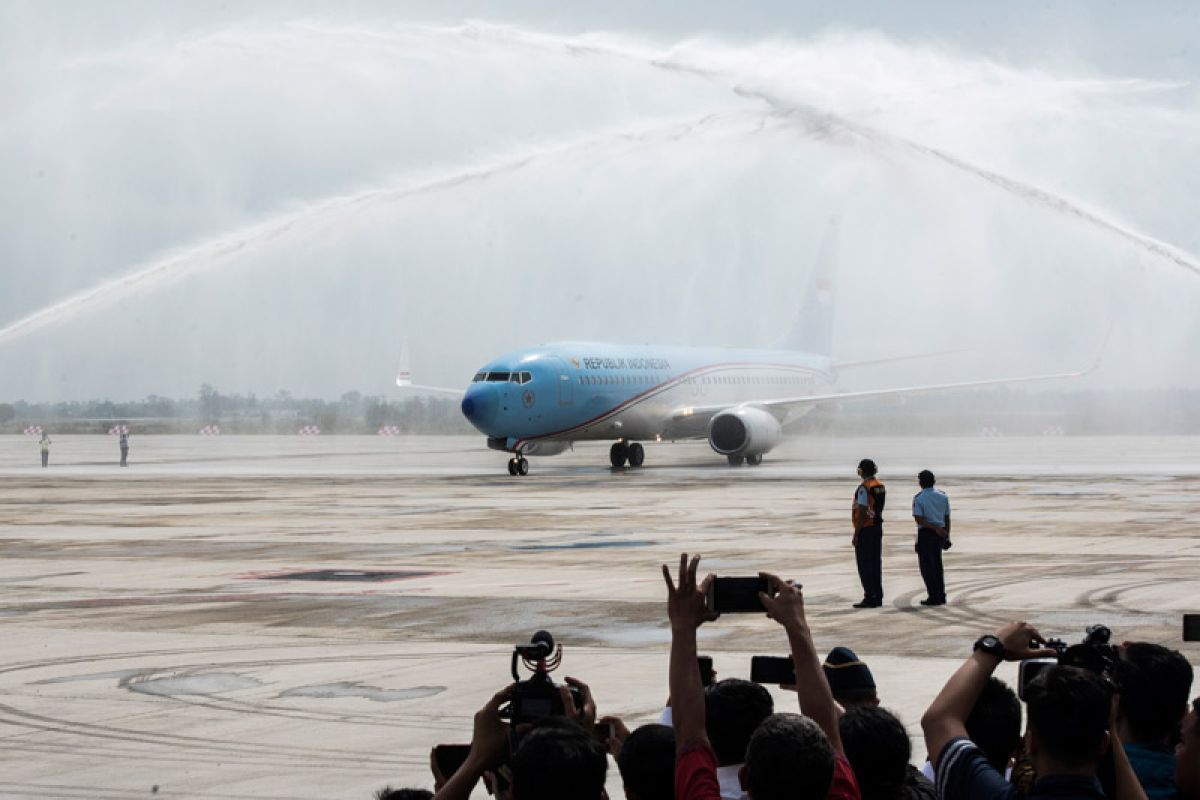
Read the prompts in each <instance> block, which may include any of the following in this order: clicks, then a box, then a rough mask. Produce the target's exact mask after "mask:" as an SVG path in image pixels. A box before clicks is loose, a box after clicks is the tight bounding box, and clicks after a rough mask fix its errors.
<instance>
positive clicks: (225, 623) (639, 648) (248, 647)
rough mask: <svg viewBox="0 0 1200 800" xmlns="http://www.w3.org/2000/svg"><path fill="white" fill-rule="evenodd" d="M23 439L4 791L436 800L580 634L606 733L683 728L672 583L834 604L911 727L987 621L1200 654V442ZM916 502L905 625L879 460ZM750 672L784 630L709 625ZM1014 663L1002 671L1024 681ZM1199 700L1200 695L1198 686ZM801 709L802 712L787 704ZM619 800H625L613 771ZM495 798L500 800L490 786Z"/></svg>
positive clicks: (715, 652) (896, 519) (722, 665)
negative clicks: (611, 723) (520, 662)
mask: <svg viewBox="0 0 1200 800" xmlns="http://www.w3.org/2000/svg"><path fill="white" fill-rule="evenodd" d="M51 436H52V438H53V439H54V444H53V448H52V452H51V457H50V467H49V468H48V469H45V470H43V469H41V468H40V467H39V460H38V459H39V455H38V447H37V440H36V438H29V437H24V436H4V437H0V546H2V551H0V552H2V553H3V557H2V558H0V636H2V637H3V639H2V641H3V645H2V646H0V797H4V798H35V797H36V798H47V797H61V798H89V800H90V799H92V798H100V799H101V800H117V799H118V798H120V799H122V800H123V799H124V798H135V797H136V798H142V797H151V796H153V797H156V798H183V797H188V798H194V797H210V798H224V799H227V800H234V799H239V800H240V799H241V798H247V799H248V798H255V800H259V799H260V798H331V797H336V798H369V797H370V796H371V793H372V792H373V791H374V790H376V789H378V788H380V787H382V786H384V785H385V784H391V785H392V786H397V787H398V786H424V787H430V786H431V785H432V778H431V776H430V773H429V769H428V764H429V750H430V747H431V746H433V745H434V744H437V743H442V742H467V741H469V739H470V731H471V717H472V715H473V713H474V712H475V710H476V709H477V708H478V707H479V706H481V705H482V704H483V703H484V702H485V701H486V700H487V699H488V698H489V697H490V696H491V695H492V694H493V693H494V692H495V691H496V690H497V689H499V688H500V687H502V686H503V685H505V684H506V683H507V682H509V681H510V680H511V678H510V676H509V672H508V670H509V658H510V654H511V651H512V650H511V648H512V645H513V644H514V643H516V642H519V641H528V638H529V636H530V634H531V633H533V631H535V630H537V629H540V628H544V629H547V630H549V631H551V632H552V633H553V634H554V635H555V638H556V639H557V640H558V641H559V642H560V643H562V644H563V645H564V648H565V655H564V660H563V667H562V669H560V670H559V671H558V672H557V673H555V677H556V678H558V679H561V678H562V677H563V676H566V675H571V676H574V677H578V678H580V679H582V680H584V681H587V682H588V683H589V684H590V685H591V687H592V689H593V692H594V694H595V696H596V699H597V703H598V705H599V707H600V711H601V713H602V714H617V715H620V716H622V717H623V718H625V719H626V721H627V723H628V724H629V725H630V727H631V728H632V727H634V726H635V725H636V724H640V723H642V722H647V721H654V720H656V719H657V717H658V714H659V712H660V710H661V708H662V705H663V702H664V700H665V699H666V695H667V679H666V675H667V672H666V670H667V650H668V642H669V631H668V628H667V624H666V610H665V603H664V598H665V590H664V586H663V582H662V576H661V572H660V569H659V565H660V564H662V563H677V561H678V555H679V553H680V552H681V551H687V552H690V553H701V554H703V557H704V558H703V562H702V569H707V570H712V571H715V572H717V573H719V574H724V575H748V574H753V573H755V572H757V571H758V570H770V571H774V572H777V573H780V574H782V575H784V576H785V577H789V578H794V579H796V580H797V581H798V582H800V583H802V584H803V586H804V593H805V598H806V607H807V609H808V612H809V617H810V619H811V621H812V625H813V629H814V633H815V638H816V641H817V646H818V648H819V649H820V650H822V651H823V652H824V651H827V650H828V649H830V648H832V647H834V646H835V645H844V646H848V647H851V648H853V649H854V650H855V651H856V652H857V653H858V654H859V655H860V656H861V657H862V658H863V659H865V660H866V661H868V663H869V664H870V666H871V669H872V671H873V672H874V675H875V678H876V681H877V683H878V685H879V694H880V696H881V698H882V700H883V704H884V705H885V706H887V707H889V708H891V709H892V710H894V711H895V712H896V713H897V714H899V716H900V717H901V719H903V720H904V722H905V723H906V724H907V725H908V727H909V730H910V732H911V733H912V734H913V737H914V738H913V745H914V758H915V759H919V758H921V757H923V753H924V746H923V742H922V740H921V737H920V731H919V725H918V722H919V719H920V716H921V713H922V711H923V710H924V708H925V707H926V705H927V704H928V703H929V701H930V700H931V699H932V698H933V696H934V694H935V693H936V691H937V690H938V689H939V688H940V687H941V685H942V683H943V682H944V680H945V679H946V677H947V676H948V675H949V674H950V673H951V672H952V671H953V670H954V668H955V667H956V666H957V664H958V663H960V661H961V660H962V659H963V658H965V657H966V656H967V655H968V654H969V653H970V651H971V644H972V642H973V641H974V640H975V638H976V637H978V636H979V635H980V634H982V633H986V632H990V631H993V630H995V629H996V628H997V627H999V626H1000V625H1001V624H1002V623H1004V622H1005V621H1008V620H1014V619H1025V620H1029V621H1031V622H1033V623H1035V624H1036V625H1037V626H1038V627H1039V628H1040V629H1041V631H1042V632H1043V633H1044V634H1046V635H1055V636H1060V637H1062V638H1065V639H1067V640H1069V641H1074V640H1077V639H1079V638H1080V637H1082V635H1083V629H1084V627H1085V626H1087V625H1089V624H1092V623H1104V624H1106V625H1108V626H1109V627H1111V628H1112V629H1113V632H1114V638H1115V639H1117V640H1133V639H1141V640H1150V641H1155V642H1160V643H1163V644H1168V645H1170V646H1172V647H1176V648H1178V649H1180V650H1182V651H1183V652H1184V653H1185V654H1186V655H1187V656H1188V657H1189V659H1190V660H1191V661H1192V663H1193V664H1196V665H1200V643H1186V644H1185V643H1183V642H1182V641H1181V638H1180V629H1181V616H1182V614H1183V613H1184V612H1200V539H1198V537H1197V533H1198V530H1200V527H1198V524H1197V520H1200V439H1197V438H1185V437H1169V438H1124V437H1121V438H1118V437H1113V438H1085V437H1055V436H1049V437H1038V438H1026V439H1018V438H970V439H961V438H960V439H952V438H946V439H918V438H911V439H907V438H897V439H847V438H839V439H828V438H801V439H793V440H789V441H788V442H787V443H785V445H784V446H783V447H781V448H780V449H778V450H776V451H774V452H772V453H771V454H769V455H768V456H767V460H766V461H765V462H764V464H763V465H762V466H759V467H741V468H730V467H728V466H726V465H725V464H724V461H723V459H721V458H719V457H717V456H716V455H715V454H713V453H712V452H711V451H709V450H708V448H707V445H706V444H704V443H702V442H701V443H687V444H669V443H664V444H651V445H648V446H647V463H646V466H645V467H643V468H641V469H628V470H612V469H610V468H609V467H608V465H607V448H606V447H604V446H601V445H580V446H577V447H576V449H575V451H574V452H571V453H568V454H565V455H563V456H558V457H554V458H544V459H537V458H535V459H531V466H532V471H531V474H530V475H529V476H527V477H524V478H513V477H510V476H508V474H507V473H506V471H505V460H506V456H504V455H503V454H501V453H495V452H489V451H487V450H486V449H485V448H484V446H483V441H482V439H481V438H478V437H407V436H398V437H367V436H361V437H350V436H346V437H337V436H312V437H301V436H290V437H272V436H246V437H234V436H214V437H200V436H145V437H141V436H138V435H137V432H136V430H134V431H133V433H132V434H131V436H130V443H131V451H130V466H129V467H128V468H125V469H122V468H120V467H118V466H117V462H118V457H119V454H118V450H117V445H116V441H115V437H105V436H55V435H54V434H53V431H51ZM863 457H871V458H874V459H875V460H876V461H877V462H878V463H879V465H880V470H881V473H880V476H881V478H882V479H883V480H884V481H885V482H886V483H887V485H888V488H889V504H888V509H887V513H886V514H885V516H886V520H887V521H886V523H885V540H884V589H885V593H886V595H887V596H886V598H885V606H884V607H883V608H882V609H874V610H861V611H859V610H854V609H852V608H851V607H850V606H851V603H853V602H855V601H857V600H858V599H859V598H860V597H861V589H860V587H859V584H858V578H857V573H856V572H855V567H854V556H853V551H852V549H851V546H850V530H849V527H848V517H849V506H850V499H851V495H852V493H853V490H854V487H855V485H856V483H857V480H856V477H855V475H854V467H855V465H856V464H857V462H858V460H859V459H860V458H863ZM922 468H929V469H932V470H933V471H934V472H935V473H937V475H938V479H939V481H938V485H939V488H942V489H944V490H945V491H946V492H947V493H948V494H949V495H950V498H951V502H952V504H953V508H954V548H953V549H952V550H950V551H949V552H948V553H947V554H946V574H947V586H948V589H949V599H950V602H949V604H948V605H946V606H944V607H941V608H924V607H922V606H920V605H919V604H918V601H919V600H920V599H921V598H922V597H924V591H923V588H922V585H921V581H920V577H919V574H918V571H917V560H916V555H915V553H914V552H913V540H914V529H913V525H912V521H911V517H910V516H909V515H908V501H909V498H910V497H911V495H912V494H913V493H915V492H916V491H917V487H916V480H915V475H916V473H917V471H918V470H920V469H922ZM700 637H701V638H700V642H701V645H700V647H701V652H703V653H706V654H710V655H712V656H713V659H714V663H715V666H716V669H717V671H718V673H719V674H720V676H722V677H735V676H740V677H746V676H747V675H748V673H749V665H750V657H751V655H753V654H768V655H783V654H785V652H786V641H785V638H784V637H783V635H782V632H781V630H779V629H778V628H777V627H776V626H775V624H774V623H772V622H771V621H769V620H767V619H765V618H764V617H761V616H759V615H754V614H750V615H736V616H735V615H726V616H725V617H723V618H722V619H720V620H718V621H716V622H714V623H712V624H709V625H705V626H704V627H703V628H702V629H701V632H700ZM1015 673H1016V667H1015V665H1008V664H1006V665H1004V666H1003V667H1002V669H1001V672H1000V675H1001V676H1002V677H1005V678H1006V679H1009V680H1010V681H1015ZM1193 693H1196V689H1195V688H1194V689H1193ZM773 694H774V696H775V698H776V705H777V708H778V709H779V710H794V709H795V706H794V703H795V700H794V695H791V694H789V693H787V692H783V691H779V690H778V689H777V688H775V689H773ZM609 774H610V778H609V784H608V788H609V793H610V796H611V797H614V798H620V797H622V793H621V791H620V780H619V776H618V774H617V770H616V766H615V764H611V765H610V773H609ZM476 796H478V797H483V796H485V795H484V794H483V791H482V789H480V790H479V791H477V793H476Z"/></svg>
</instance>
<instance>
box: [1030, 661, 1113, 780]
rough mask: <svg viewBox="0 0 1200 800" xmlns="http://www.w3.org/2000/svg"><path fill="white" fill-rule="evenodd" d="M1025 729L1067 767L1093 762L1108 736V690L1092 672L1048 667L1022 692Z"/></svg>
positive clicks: (1108, 687) (1109, 701)
mask: <svg viewBox="0 0 1200 800" xmlns="http://www.w3.org/2000/svg"><path fill="white" fill-rule="evenodd" d="M1026 702H1027V703H1028V705H1029V727H1030V729H1031V730H1032V731H1033V732H1034V733H1035V734H1036V735H1037V741H1038V744H1039V745H1040V746H1041V747H1042V748H1043V749H1045V751H1046V752H1047V753H1048V754H1049V755H1050V756H1051V757H1053V758H1054V759H1056V760H1058V761H1061V762H1062V763H1063V764H1065V765H1067V766H1069V767H1076V768H1082V767H1088V766H1092V765H1094V764H1095V763H1096V760H1097V759H1098V758H1099V756H1100V747H1101V745H1102V744H1103V743H1104V736H1105V734H1107V733H1108V715H1109V711H1110V705H1111V703H1112V688H1111V687H1110V686H1109V684H1108V683H1107V682H1106V681H1105V680H1104V679H1103V678H1101V677H1100V676H1099V675H1097V674H1095V673H1094V672H1088V671H1087V670H1084V669H1080V668H1079V667H1064V666H1052V667H1050V668H1049V669H1045V670H1043V671H1042V672H1041V673H1039V674H1038V676H1037V677H1036V678H1034V679H1033V683H1031V684H1030V685H1029V689H1028V690H1027V691H1026Z"/></svg>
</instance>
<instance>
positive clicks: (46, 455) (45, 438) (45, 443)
mask: <svg viewBox="0 0 1200 800" xmlns="http://www.w3.org/2000/svg"><path fill="white" fill-rule="evenodd" d="M38 444H40V445H41V446H42V466H43V467H48V466H50V434H48V433H46V432H45V431H42V438H41V440H40V441H39V442H38Z"/></svg>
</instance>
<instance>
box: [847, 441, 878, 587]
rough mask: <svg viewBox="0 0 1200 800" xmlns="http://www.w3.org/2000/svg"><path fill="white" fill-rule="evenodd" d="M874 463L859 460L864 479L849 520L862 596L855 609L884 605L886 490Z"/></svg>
mask: <svg viewBox="0 0 1200 800" xmlns="http://www.w3.org/2000/svg"><path fill="white" fill-rule="evenodd" d="M877 471H878V470H877V469H876V467H875V462H874V461H872V460H871V459H869V458H864V459H863V460H862V461H860V462H858V475H859V477H861V478H862V479H863V481H862V483H860V484H859V486H858V489H856V490H855V492H854V504H853V505H852V506H851V507H850V522H851V523H852V524H853V525H854V537H853V538H852V539H851V540H850V541H851V543H852V544H853V545H854V559H855V561H857V562H858V579H859V581H860V582H861V583H862V587H863V599H862V600H861V601H860V602H858V603H855V604H854V607H855V608H879V607H880V606H881V605H883V505H884V502H885V501H886V500H887V489H885V488H884V486H883V484H882V483H880V482H879V479H878V478H876V477H875V473H876V472H877Z"/></svg>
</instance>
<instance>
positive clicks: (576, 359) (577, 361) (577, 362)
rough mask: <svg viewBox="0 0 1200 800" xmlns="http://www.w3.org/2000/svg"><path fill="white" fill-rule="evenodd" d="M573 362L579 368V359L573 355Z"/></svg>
mask: <svg viewBox="0 0 1200 800" xmlns="http://www.w3.org/2000/svg"><path fill="white" fill-rule="evenodd" d="M571 363H572V364H574V365H575V369H579V359H578V358H575V356H571Z"/></svg>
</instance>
